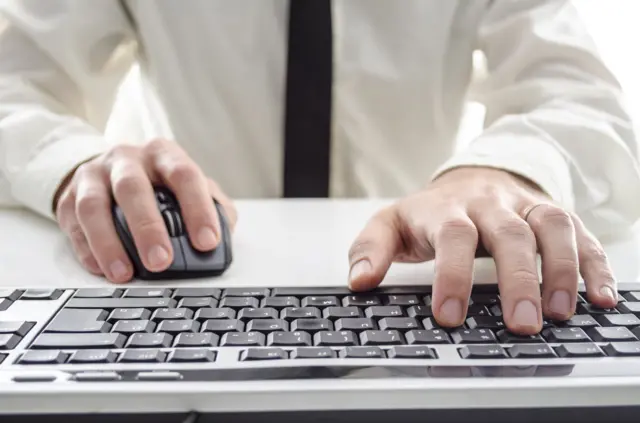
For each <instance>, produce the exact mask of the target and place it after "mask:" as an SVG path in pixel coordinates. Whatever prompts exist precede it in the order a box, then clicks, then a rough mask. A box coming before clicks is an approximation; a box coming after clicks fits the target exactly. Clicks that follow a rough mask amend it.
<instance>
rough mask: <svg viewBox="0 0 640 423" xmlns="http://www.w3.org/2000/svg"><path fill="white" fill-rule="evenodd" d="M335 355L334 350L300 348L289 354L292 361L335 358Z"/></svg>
mask: <svg viewBox="0 0 640 423" xmlns="http://www.w3.org/2000/svg"><path fill="white" fill-rule="evenodd" d="M337 355H338V354H337V353H336V352H335V351H334V350H332V349H331V348H326V347H324V348H323V347H302V348H296V349H295V350H293V351H292V352H291V358H294V359H305V358H306V359H309V358H311V359H313V358H335V357H337Z"/></svg>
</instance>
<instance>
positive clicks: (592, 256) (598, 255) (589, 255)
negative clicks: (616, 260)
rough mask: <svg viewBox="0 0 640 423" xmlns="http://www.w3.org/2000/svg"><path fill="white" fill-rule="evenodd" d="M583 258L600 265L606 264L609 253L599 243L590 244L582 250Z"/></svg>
mask: <svg viewBox="0 0 640 423" xmlns="http://www.w3.org/2000/svg"><path fill="white" fill-rule="evenodd" d="M581 250H582V251H581V252H582V254H581V255H582V256H583V257H584V258H585V259H586V260H591V261H594V262H598V263H604V262H607V261H608V257H607V253H606V252H605V251H604V248H602V246H601V245H600V244H599V243H597V242H589V243H588V245H587V246H583V247H582V248H581Z"/></svg>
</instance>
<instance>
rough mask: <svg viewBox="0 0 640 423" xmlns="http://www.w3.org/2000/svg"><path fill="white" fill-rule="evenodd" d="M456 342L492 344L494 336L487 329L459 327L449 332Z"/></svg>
mask: <svg viewBox="0 0 640 423" xmlns="http://www.w3.org/2000/svg"><path fill="white" fill-rule="evenodd" d="M451 339H452V340H453V342H455V343H456V344H492V343H495V342H497V341H496V337H495V335H494V334H493V332H491V331H490V330H488V329H459V330H456V331H455V332H453V333H452V334H451Z"/></svg>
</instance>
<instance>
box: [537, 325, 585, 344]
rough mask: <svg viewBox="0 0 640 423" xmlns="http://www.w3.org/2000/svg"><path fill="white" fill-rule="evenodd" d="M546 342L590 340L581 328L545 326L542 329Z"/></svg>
mask: <svg viewBox="0 0 640 423" xmlns="http://www.w3.org/2000/svg"><path fill="white" fill-rule="evenodd" d="M542 336H543V337H544V339H546V340H547V342H551V343H558V344H563V343H566V342H591V339H590V338H589V337H588V336H587V334H586V333H585V332H584V330H582V328H547V329H544V330H543V331H542Z"/></svg>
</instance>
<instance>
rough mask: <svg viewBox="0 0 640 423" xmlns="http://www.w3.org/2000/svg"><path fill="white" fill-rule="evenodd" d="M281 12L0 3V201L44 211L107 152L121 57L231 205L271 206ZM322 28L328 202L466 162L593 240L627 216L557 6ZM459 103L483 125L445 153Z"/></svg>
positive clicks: (382, 16) (471, 9)
mask: <svg viewBox="0 0 640 423" xmlns="http://www.w3.org/2000/svg"><path fill="white" fill-rule="evenodd" d="M287 11H288V0H182V1H176V0H155V1H149V0H124V1H117V0H92V1H87V0H1V1H0V14H1V16H2V17H3V22H2V31H1V32H0V160H1V163H0V173H1V175H0V176H2V178H3V184H4V185H3V186H4V191H3V193H2V195H3V198H2V201H3V202H4V203H5V204H18V205H23V206H26V207H28V208H30V209H32V210H34V211H36V212H38V213H40V214H42V215H44V216H48V217H51V216H52V213H51V204H52V197H53V195H54V192H55V191H56V189H57V187H58V185H59V183H60V181H61V180H62V179H63V177H64V176H65V175H66V174H67V173H68V172H69V171H70V170H71V169H73V168H74V167H75V166H76V165H77V164H78V163H79V162H81V161H83V160H85V159H87V158H88V157H91V156H93V155H95V154H98V153H100V152H102V151H104V150H105V149H107V148H109V146H110V145H111V144H110V143H109V142H108V140H107V139H106V138H105V134H104V130H105V125H106V122H107V120H108V118H109V114H110V112H111V109H112V106H113V102H114V98H115V95H116V92H117V88H118V86H119V84H120V83H121V81H122V79H123V77H124V76H125V75H126V73H127V72H128V71H129V69H130V68H131V65H132V64H133V63H136V62H137V63H139V65H140V67H141V69H142V73H143V75H144V77H145V78H146V80H147V81H149V83H150V84H151V86H153V87H154V89H155V94H156V95H157V97H158V98H159V99H160V100H161V101H162V104H163V107H164V110H165V111H166V115H167V116H168V118H169V122H170V127H171V133H172V135H171V136H172V137H174V138H175V141H176V142H178V143H180V145H181V146H182V147H183V148H184V149H185V150H186V151H187V152H188V153H189V154H190V155H191V157H193V158H194V159H195V160H196V162H197V163H198V164H199V165H200V166H201V167H202V169H203V170H204V172H205V173H206V174H207V175H208V176H209V177H211V178H213V179H215V180H217V181H218V182H219V183H220V185H221V186H222V187H223V189H224V190H225V191H226V192H227V193H228V194H229V195H230V196H232V197H233V198H237V199H238V198H247V197H251V198H268V197H279V196H280V195H281V191H282V155H283V136H282V133H283V110H284V107H283V104H284V103H283V98H284V89H285V76H286V66H285V62H286V51H287V45H286V44H287V43H286V39H287ZM333 27H334V61H335V65H334V69H335V70H334V104H333V126H332V133H333V135H332V168H331V195H332V196H333V197H399V196H402V195H406V194H409V193H413V192H415V191H416V190H418V189H420V188H422V187H423V186H424V185H425V184H426V183H427V182H428V181H429V180H430V179H431V178H432V177H434V176H435V175H438V174H439V173H440V172H442V171H443V170H446V169H450V168H452V167H455V166H460V165H483V166H490V167H495V168H501V169H506V170H510V171H512V172H515V173H518V174H520V175H522V176H525V177H527V178H529V179H531V180H532V181H534V182H536V183H537V184H538V185H540V186H541V187H542V188H543V189H544V190H545V191H546V192H547V193H549V194H550V195H551V196H552V197H553V198H554V199H555V200H557V201H558V202H559V203H560V204H561V205H563V206H564V207H566V208H568V209H572V210H576V211H577V212H578V213H579V214H580V216H581V217H582V218H583V219H584V221H585V222H586V223H587V225H589V227H590V228H591V229H592V230H594V232H596V233H608V232H611V231H613V230H616V229H622V230H624V229H625V228H628V227H629V225H631V224H632V223H633V222H635V220H636V219H637V218H638V216H639V215H640V172H639V170H638V163H637V161H636V153H637V149H638V145H637V141H636V139H635V137H634V133H633V130H632V125H631V123H630V118H629V116H628V115H627V112H626V110H625V107H624V103H623V101H622V99H621V91H620V87H619V85H618V83H617V81H616V80H615V78H614V76H613V75H612V74H611V72H610V71H609V70H608V69H607V67H606V66H605V64H603V63H602V61H601V59H600V57H599V56H598V54H597V52H596V49H595V47H594V44H593V43H592V40H591V39H590V37H589V35H588V34H587V33H586V32H585V29H584V27H583V26H582V22H581V21H580V20H579V17H578V15H577V13H576V11H575V10H574V7H573V6H572V4H571V2H570V1H561V0H493V1H492V0H473V1H469V0H467V1H462V0H461V1H454V0H446V1H445V0H403V1H396V0H334V1H333ZM476 50H478V51H482V52H483V53H484V55H485V57H486V62H487V70H488V76H487V78H485V79H483V80H482V82H481V84H480V85H478V86H474V85H473V84H472V80H473V79H472V77H471V72H472V55H473V52H474V51H476ZM630 54H633V53H631V52H630ZM471 95H473V99H474V100H476V101H479V102H481V103H482V104H484V105H485V106H486V107H487V118H486V128H485V130H484V131H483V132H482V134H481V135H480V136H478V137H477V138H475V139H473V140H472V142H471V143H470V145H469V146H468V147H467V148H465V149H463V150H462V151H458V152H457V151H456V150H455V141H456V134H457V131H458V127H459V123H460V119H461V113H462V110H463V108H464V105H465V102H466V101H467V100H469V99H470V96H471ZM122 141H136V142H137V141H139V142H144V141H146V140H122Z"/></svg>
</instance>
